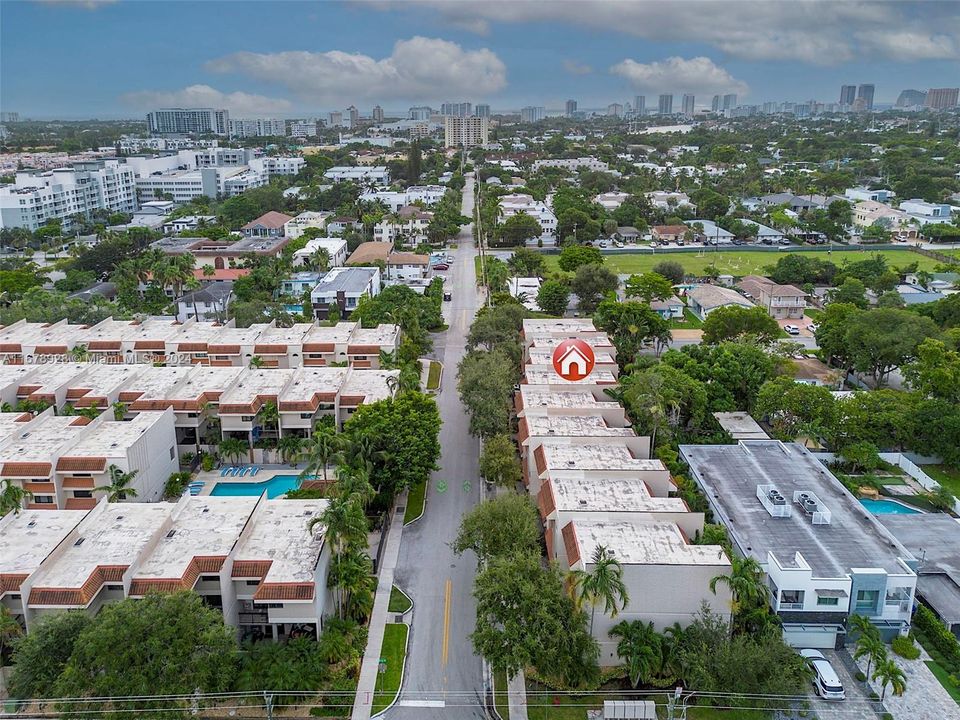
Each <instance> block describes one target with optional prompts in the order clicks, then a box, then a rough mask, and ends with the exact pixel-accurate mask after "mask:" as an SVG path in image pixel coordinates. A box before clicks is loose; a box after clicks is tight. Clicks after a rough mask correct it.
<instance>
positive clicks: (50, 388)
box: [21, 363, 90, 395]
mask: <svg viewBox="0 0 960 720" xmlns="http://www.w3.org/2000/svg"><path fill="white" fill-rule="evenodd" d="M89 368H90V365H88V364H86V363H50V364H45V365H43V366H42V369H41V371H40V372H38V373H37V374H36V375H33V376H31V377H30V379H29V381H27V382H22V383H21V385H22V386H24V385H25V386H27V387H36V388H37V389H36V390H34V391H33V392H34V393H37V394H40V395H48V394H49V395H52V394H53V393H55V392H56V391H57V390H59V389H60V388H61V387H63V385H64V383H68V382H70V381H72V380H73V379H74V378H79V377H80V376H81V375H83V374H84V373H85V372H86V371H87V370H88V369H89ZM38 386H39V387H38ZM31 394H32V393H31Z"/></svg>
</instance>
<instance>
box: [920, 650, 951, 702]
mask: <svg viewBox="0 0 960 720" xmlns="http://www.w3.org/2000/svg"><path fill="white" fill-rule="evenodd" d="M924 662H925V663H926V665H927V667H928V668H930V672H932V673H933V675H934V677H936V678H937V680H939V681H940V684H941V685H943V689H944V690H946V691H947V692H948V693H949V694H950V697H952V698H953V701H954V702H955V703H957V705H960V688H958V687H957V686H956V685H954V684H953V683H952V682H951V681H950V673H949V672H947V671H946V669H944V668H943V667H941V665H940V664H939V663H937V662H934V661H933V660H925V661H924Z"/></svg>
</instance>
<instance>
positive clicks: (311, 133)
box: [290, 120, 318, 139]
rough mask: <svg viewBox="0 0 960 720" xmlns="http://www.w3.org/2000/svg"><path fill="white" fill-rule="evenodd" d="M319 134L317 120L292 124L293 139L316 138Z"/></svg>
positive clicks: (291, 133) (297, 121) (299, 121)
mask: <svg viewBox="0 0 960 720" xmlns="http://www.w3.org/2000/svg"><path fill="white" fill-rule="evenodd" d="M317 134H318V132H317V121H316V120H310V121H306V120H294V121H293V122H291V123H290V137H292V138H300V139H304V138H311V137H316V136H317Z"/></svg>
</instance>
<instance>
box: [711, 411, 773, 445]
mask: <svg viewBox="0 0 960 720" xmlns="http://www.w3.org/2000/svg"><path fill="white" fill-rule="evenodd" d="M711 414H712V415H713V417H714V419H715V420H716V421H717V424H718V425H719V426H720V427H721V429H722V430H723V431H724V432H726V433H727V434H728V435H729V436H730V437H731V438H733V439H734V440H769V439H770V436H769V435H767V433H766V432H765V431H764V429H763V428H762V427H760V424H759V423H758V422H757V421H756V420H754V419H753V418H752V417H751V416H750V413H748V412H745V411H743V410H737V411H734V412H715V413H711Z"/></svg>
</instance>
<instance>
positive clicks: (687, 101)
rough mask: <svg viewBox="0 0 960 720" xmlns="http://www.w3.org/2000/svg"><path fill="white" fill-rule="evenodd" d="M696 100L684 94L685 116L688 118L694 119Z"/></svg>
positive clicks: (692, 96) (690, 95)
mask: <svg viewBox="0 0 960 720" xmlns="http://www.w3.org/2000/svg"><path fill="white" fill-rule="evenodd" d="M695 101H696V98H695V97H694V95H692V94H690V93H684V94H683V114H684V115H686V116H687V117H693V112H694V106H695Z"/></svg>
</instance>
